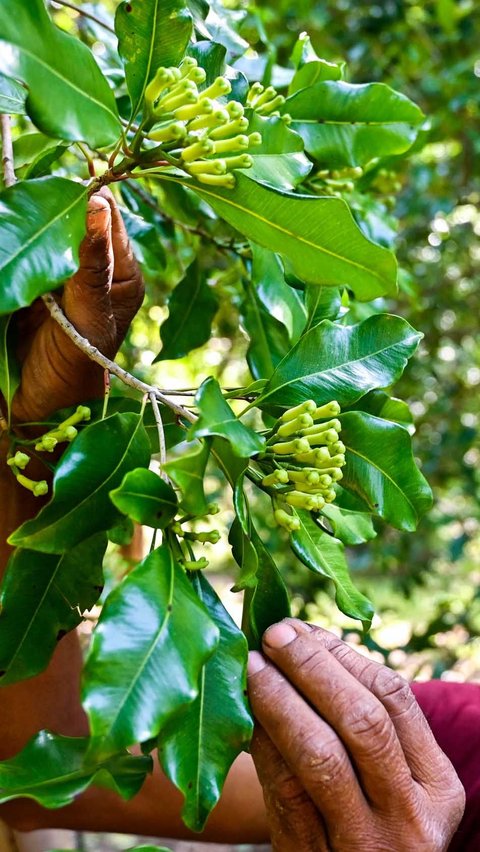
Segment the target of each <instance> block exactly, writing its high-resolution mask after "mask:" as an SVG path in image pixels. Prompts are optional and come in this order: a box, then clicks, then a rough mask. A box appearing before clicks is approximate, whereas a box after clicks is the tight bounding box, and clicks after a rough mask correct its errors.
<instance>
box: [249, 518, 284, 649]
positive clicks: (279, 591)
mask: <svg viewBox="0 0 480 852" xmlns="http://www.w3.org/2000/svg"><path fill="white" fill-rule="evenodd" d="M252 547H254V548H255V551H256V554H257V559H258V568H257V574H256V584H255V586H254V587H253V589H248V590H247V592H246V594H245V601H246V605H245V610H246V611H245V614H244V624H243V627H244V630H245V631H246V633H247V636H248V645H249V648H250V649H251V650H255V649H256V650H260V649H261V647H262V636H263V634H264V633H265V630H266V629H267V627H270V625H272V624H275V623H276V622H277V621H281V620H282V619H283V618H287V617H288V616H289V615H291V611H290V601H289V597H288V591H287V588H286V586H285V583H284V582H283V579H282V575H281V574H280V571H279V570H278V568H277V566H276V565H275V562H274V561H273V559H272V556H271V554H270V552H269V550H267V548H266V547H265V545H264V543H263V541H262V540H261V538H260V536H259V535H258V534H257V532H256V531H255V530H254V529H252Z"/></svg>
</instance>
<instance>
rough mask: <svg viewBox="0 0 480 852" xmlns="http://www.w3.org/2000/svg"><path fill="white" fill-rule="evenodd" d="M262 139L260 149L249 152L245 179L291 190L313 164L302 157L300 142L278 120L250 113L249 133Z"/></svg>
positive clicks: (296, 134) (257, 147) (299, 137)
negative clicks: (251, 161)
mask: <svg viewBox="0 0 480 852" xmlns="http://www.w3.org/2000/svg"><path fill="white" fill-rule="evenodd" d="M254 131H257V132H258V133H260V134H261V136H262V142H261V144H260V145H256V146H255V148H252V150H251V152H250V153H251V156H252V160H253V166H252V167H251V168H250V169H248V172H247V173H248V176H249V177H250V178H253V180H258V181H261V182H263V183H268V184H270V185H271V186H276V187H278V188H279V189H290V190H294V189H295V187H296V186H298V184H299V183H301V182H302V181H303V180H304V178H306V177H307V175H308V174H310V172H311V170H312V163H311V162H310V160H309V159H307V157H306V156H305V154H304V153H303V151H304V144H303V139H302V137H301V136H299V134H298V133H294V131H293V130H291V129H290V128H289V127H287V125H286V124H285V122H283V121H282V119H281V118H278V117H277V118H265V117H263V116H260V115H258V114H257V113H252V115H251V117H250V127H249V132H254Z"/></svg>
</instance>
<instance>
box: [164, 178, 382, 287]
mask: <svg viewBox="0 0 480 852" xmlns="http://www.w3.org/2000/svg"><path fill="white" fill-rule="evenodd" d="M165 180H175V181H178V180H180V181H181V182H182V183H184V184H185V185H188V186H190V187H191V188H192V189H193V190H194V191H195V192H196V193H197V194H198V195H199V196H200V197H201V198H203V199H204V200H205V201H207V202H208V203H209V204H210V205H211V207H213V209H214V210H215V212H216V213H217V214H218V215H219V216H221V217H222V218H223V219H225V220H226V221H227V222H228V223H229V224H230V225H233V227H234V228H236V229H237V230H238V231H240V233H241V234H245V236H246V237H248V239H249V240H253V241H254V242H256V243H258V244H259V245H261V246H264V247H265V248H268V249H271V250H272V251H274V252H278V254H280V255H281V256H284V257H286V258H288V259H289V260H290V261H291V264H292V267H293V270H294V272H295V274H296V275H297V276H298V277H299V278H300V279H301V280H302V281H311V282H312V283H315V284H325V285H328V286H333V287H342V286H348V287H349V288H350V289H351V290H353V292H354V293H355V295H356V297H357V298H358V299H359V300H360V301H368V300H370V299H375V298H376V297H377V296H384V295H387V294H390V295H394V294H395V292H396V278H397V266H396V261H395V257H394V256H393V254H392V253H391V252H390V251H388V250H387V249H384V248H382V247H380V246H377V245H375V243H372V242H370V240H368V239H367V238H366V237H364V235H363V234H362V232H361V230H360V228H359V227H358V226H357V224H356V223H355V221H354V219H353V217H352V214H351V213H350V210H349V208H348V206H347V204H346V203H345V202H344V201H342V200H341V199H340V198H331V197H328V198H327V197H318V196H310V195H295V194H293V193H289V192H283V191H280V190H279V189H274V188H273V187H267V186H264V185H262V184H260V183H257V181H255V180H252V179H251V178H250V177H248V173H245V174H242V173H241V172H238V171H237V172H236V186H235V189H220V188H214V187H208V188H207V187H206V186H202V184H195V183H194V182H193V181H191V180H189V179H184V178H177V177H175V178H173V177H168V178H165Z"/></svg>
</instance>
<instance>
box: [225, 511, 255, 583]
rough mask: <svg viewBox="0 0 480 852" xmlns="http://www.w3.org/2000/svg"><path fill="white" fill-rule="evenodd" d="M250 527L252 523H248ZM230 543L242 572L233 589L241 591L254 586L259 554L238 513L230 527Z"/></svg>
mask: <svg viewBox="0 0 480 852" xmlns="http://www.w3.org/2000/svg"><path fill="white" fill-rule="evenodd" d="M248 527H250V523H248ZM228 543H229V544H230V547H231V548H232V556H233V558H234V559H235V562H236V563H237V565H238V567H239V568H240V574H239V576H238V577H237V579H236V581H235V585H234V586H233V588H232V591H233V592H241V591H243V589H248V588H252V587H254V586H255V584H256V576H257V570H258V555H257V551H256V550H255V547H254V546H253V544H252V542H251V539H250V535H249V534H247V533H246V532H245V529H244V525H243V524H242V521H241V519H240V518H239V517H238V515H237V516H236V517H235V518H234V519H233V523H232V526H231V527H230V532H229V534H228Z"/></svg>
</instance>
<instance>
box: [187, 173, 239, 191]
mask: <svg viewBox="0 0 480 852" xmlns="http://www.w3.org/2000/svg"><path fill="white" fill-rule="evenodd" d="M196 179H197V180H198V181H199V183H204V184H207V185H208V186H220V187H224V188H225V189H234V188H235V178H234V176H233V175H232V174H226V175H208V174H201V175H196Z"/></svg>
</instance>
